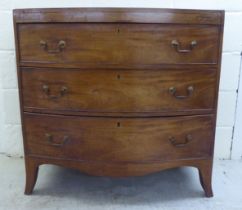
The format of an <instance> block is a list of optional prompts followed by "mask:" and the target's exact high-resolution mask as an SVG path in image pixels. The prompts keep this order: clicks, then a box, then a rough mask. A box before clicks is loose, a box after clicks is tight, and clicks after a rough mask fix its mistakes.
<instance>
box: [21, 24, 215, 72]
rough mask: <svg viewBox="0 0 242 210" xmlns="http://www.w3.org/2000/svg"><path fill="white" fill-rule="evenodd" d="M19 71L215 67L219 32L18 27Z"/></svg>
mask: <svg viewBox="0 0 242 210" xmlns="http://www.w3.org/2000/svg"><path fill="white" fill-rule="evenodd" d="M18 35H19V50H20V65H25V66H28V65H29V66H31V65H33V64H34V65H39V66H43V65H45V66H50V67H52V66H56V67H80V68H87V67H97V68H103V67H110V66H111V67H123V68H124V67H130V66H131V67H141V66H159V65H160V64H216V63H217V62H218V57H217V56H218V46H219V27H218V26H201V25H200V26H195V25H194V26H186V25H162V24H112V23H110V24H95V23H93V24H81V23H79V24H78V23H72V24H61V23H56V24H51V23H50V24H19V26H18Z"/></svg>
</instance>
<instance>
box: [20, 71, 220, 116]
mask: <svg viewBox="0 0 242 210" xmlns="http://www.w3.org/2000/svg"><path fill="white" fill-rule="evenodd" d="M21 74H22V90H23V105H24V109H25V111H30V109H31V110H37V109H38V110H44V111H47V112H49V113H51V112H56V110H57V111H60V112H62V111H63V112H65V111H68V112H73V113H80V112H82V113H92V112H96V113H137V114H142V113H143V114H144V113H146V114H147V115H149V114H151V113H156V114H157V113H158V114H160V115H162V114H165V115H168V114H172V113H174V114H175V113H176V114H177V113H178V114H179V112H180V113H184V112H196V113H204V112H209V111H211V110H212V109H213V108H214V99H215V91H216V71H214V70H210V69H207V70H204V69H203V70H193V71H192V70H149V71H144V70H129V71H128V70H81V71H80V70H70V69H68V70H66V69H36V68H23V69H21Z"/></svg>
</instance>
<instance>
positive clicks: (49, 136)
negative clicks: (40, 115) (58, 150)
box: [45, 133, 70, 147]
mask: <svg viewBox="0 0 242 210" xmlns="http://www.w3.org/2000/svg"><path fill="white" fill-rule="evenodd" d="M45 137H46V138H47V141H48V144H49V145H51V146H54V147H62V146H64V145H65V144H67V143H68V142H69V141H70V139H69V137H68V136H64V137H63V139H62V140H61V142H60V143H56V142H55V141H54V137H53V135H52V134H49V133H46V134H45Z"/></svg>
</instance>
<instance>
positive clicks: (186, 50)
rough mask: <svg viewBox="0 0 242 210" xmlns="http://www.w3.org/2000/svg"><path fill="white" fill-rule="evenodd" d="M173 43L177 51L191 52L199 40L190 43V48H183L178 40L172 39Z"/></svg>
mask: <svg viewBox="0 0 242 210" xmlns="http://www.w3.org/2000/svg"><path fill="white" fill-rule="evenodd" d="M171 45H172V47H174V48H175V49H176V51H177V52H179V53H189V52H191V51H192V50H193V48H194V47H195V46H196V45H197V41H196V40H193V41H191V43H190V48H189V49H181V47H180V42H178V41H177V40H172V41H171Z"/></svg>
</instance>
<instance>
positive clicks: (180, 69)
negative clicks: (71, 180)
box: [14, 8, 224, 197]
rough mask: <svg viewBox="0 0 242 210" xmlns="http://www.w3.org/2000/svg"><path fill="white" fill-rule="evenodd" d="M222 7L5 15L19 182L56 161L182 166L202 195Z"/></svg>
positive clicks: (111, 170) (105, 167)
mask: <svg viewBox="0 0 242 210" xmlns="http://www.w3.org/2000/svg"><path fill="white" fill-rule="evenodd" d="M223 22H224V12H223V11H199V10H168V9H104V8H99V9H95V8H92V9H91V8H85V9H84V8H71V9H21V10H15V11H14V23H15V40H16V55H17V66H18V79H19V91H20V102H21V103H20V104H21V119H22V127H23V137H24V138H23V139H24V152H25V166H26V188H25V193H26V194H31V193H32V190H33V187H34V185H35V182H36V179H37V175H38V168H39V166H40V165H42V164H56V165H60V166H64V167H70V168H75V169H79V170H81V171H83V172H85V173H88V174H90V175H95V176H113V177H124V176H141V175H146V174H149V173H154V172H158V171H160V170H164V169H168V168H174V167H180V166H191V167H195V168H197V169H198V171H199V176H200V182H201V185H202V187H203V189H204V191H205V195H206V196H207V197H210V196H212V194H213V193H212V188H211V177H212V162H213V149H214V135H215V126H216V112H217V97H218V85H219V75H220V64H221V48H222V34H223Z"/></svg>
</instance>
